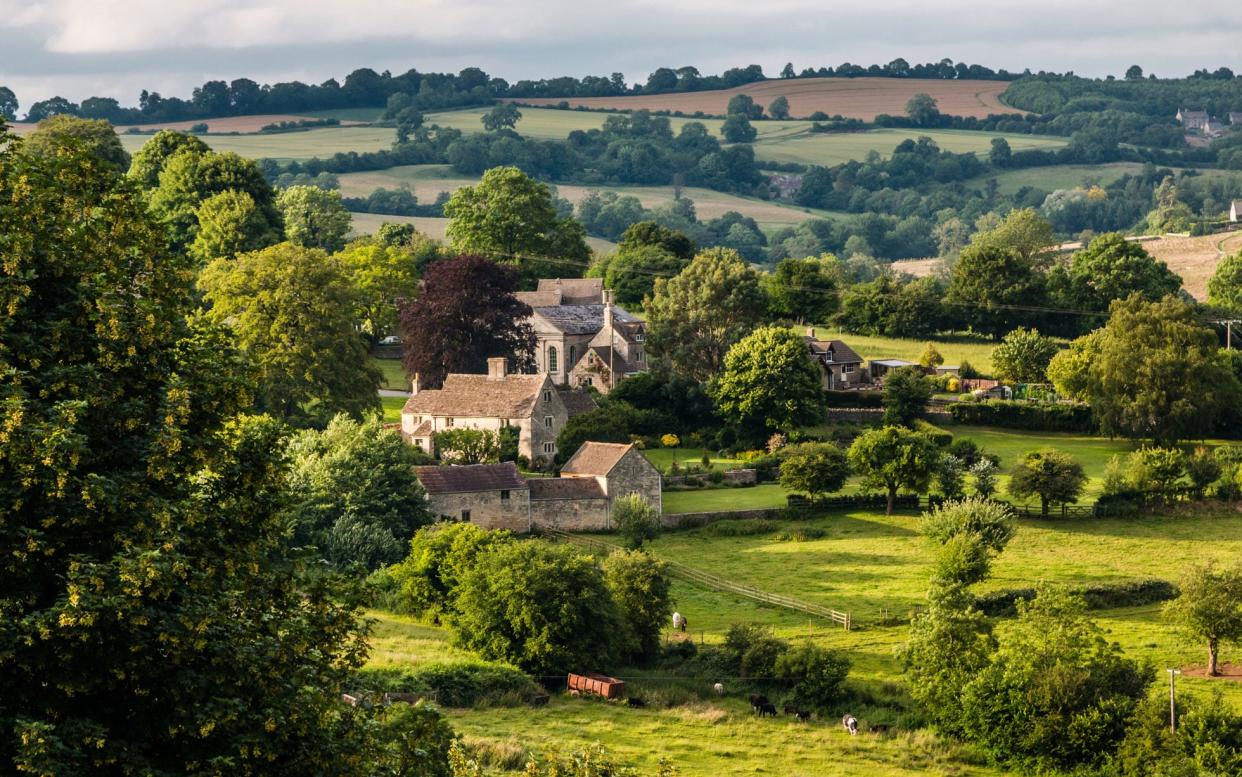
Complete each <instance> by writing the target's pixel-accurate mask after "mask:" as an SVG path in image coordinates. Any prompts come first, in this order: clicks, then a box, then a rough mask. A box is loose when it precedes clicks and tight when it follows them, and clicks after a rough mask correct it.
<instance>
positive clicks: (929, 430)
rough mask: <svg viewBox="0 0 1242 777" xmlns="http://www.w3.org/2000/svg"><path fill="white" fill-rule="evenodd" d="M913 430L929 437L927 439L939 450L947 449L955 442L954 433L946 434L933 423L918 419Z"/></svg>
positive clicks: (912, 426)
mask: <svg viewBox="0 0 1242 777" xmlns="http://www.w3.org/2000/svg"><path fill="white" fill-rule="evenodd" d="M911 428H913V429H914V431H916V432H922V433H923V434H925V435H927V439H929V440H931V441H932V442H933V443H935V444H936V447H937V448H947V447H949V445H950V444H951V443H952V442H953V434H952V432H946V431H945V430H944V429H941V428H940V427H939V426H936V425H935V424H933V423H932V422H931V421H927V420H924V419H922V418H916V419H915V421H914V423H913V424H912V425H911Z"/></svg>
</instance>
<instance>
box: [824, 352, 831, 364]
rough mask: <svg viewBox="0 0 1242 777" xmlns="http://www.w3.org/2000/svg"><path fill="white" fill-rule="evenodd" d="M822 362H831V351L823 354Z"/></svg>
mask: <svg viewBox="0 0 1242 777" xmlns="http://www.w3.org/2000/svg"><path fill="white" fill-rule="evenodd" d="M824 361H826V362H831V361H832V351H828V352H827V353H825V354H824Z"/></svg>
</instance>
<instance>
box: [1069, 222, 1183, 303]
mask: <svg viewBox="0 0 1242 777" xmlns="http://www.w3.org/2000/svg"><path fill="white" fill-rule="evenodd" d="M1050 284H1051V286H1052V293H1053V295H1054V297H1055V298H1056V300H1057V302H1058V304H1059V305H1060V306H1062V307H1066V308H1071V309H1075V310H1099V311H1106V310H1108V306H1109V305H1110V304H1112V302H1113V300H1118V299H1125V298H1127V297H1129V296H1130V295H1131V294H1138V295H1140V296H1142V297H1143V298H1144V299H1147V300H1158V299H1160V298H1161V297H1164V296H1166V295H1168V294H1176V293H1177V291H1178V290H1179V289H1181V287H1182V279H1181V278H1180V277H1178V276H1177V275H1176V274H1174V272H1173V271H1172V270H1170V269H1169V267H1168V265H1166V264H1165V263H1164V262H1162V261H1160V260H1159V259H1156V258H1155V257H1153V256H1152V255H1151V254H1149V253H1147V250H1146V249H1144V248H1143V245H1142V243H1137V242H1134V241H1132V240H1126V239H1125V236H1123V235H1122V234H1120V233H1118V232H1110V233H1108V234H1105V235H1100V236H1099V237H1097V238H1095V239H1094V240H1092V241H1091V242H1090V243H1089V244H1088V245H1087V247H1086V248H1084V249H1082V250H1081V251H1077V252H1075V253H1074V255H1073V257H1072V258H1071V259H1070V261H1069V263H1068V264H1066V265H1061V266H1059V267H1057V268H1056V270H1055V271H1054V272H1053V274H1052V278H1051V280H1050Z"/></svg>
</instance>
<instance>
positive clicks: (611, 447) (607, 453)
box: [561, 442, 634, 476]
mask: <svg viewBox="0 0 1242 777" xmlns="http://www.w3.org/2000/svg"><path fill="white" fill-rule="evenodd" d="M633 447H634V446H633V445H632V444H629V443H617V442H584V443H582V447H581V448H579V449H578V450H577V452H575V453H574V455H573V456H570V457H569V461H567V462H565V466H563V467H561V475H562V476H564V475H566V474H570V475H607V474H608V473H609V472H612V468H613V467H615V466H617V462H618V461H621V457H622V456H624V455H625V454H626V453H627V452H629V450H630V448H633Z"/></svg>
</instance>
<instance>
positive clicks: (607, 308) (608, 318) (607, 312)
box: [604, 289, 612, 333]
mask: <svg viewBox="0 0 1242 777" xmlns="http://www.w3.org/2000/svg"><path fill="white" fill-rule="evenodd" d="M604 328H605V329H607V330H608V331H609V333H611V332H612V290H611V289H609V290H607V291H605V292H604Z"/></svg>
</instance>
